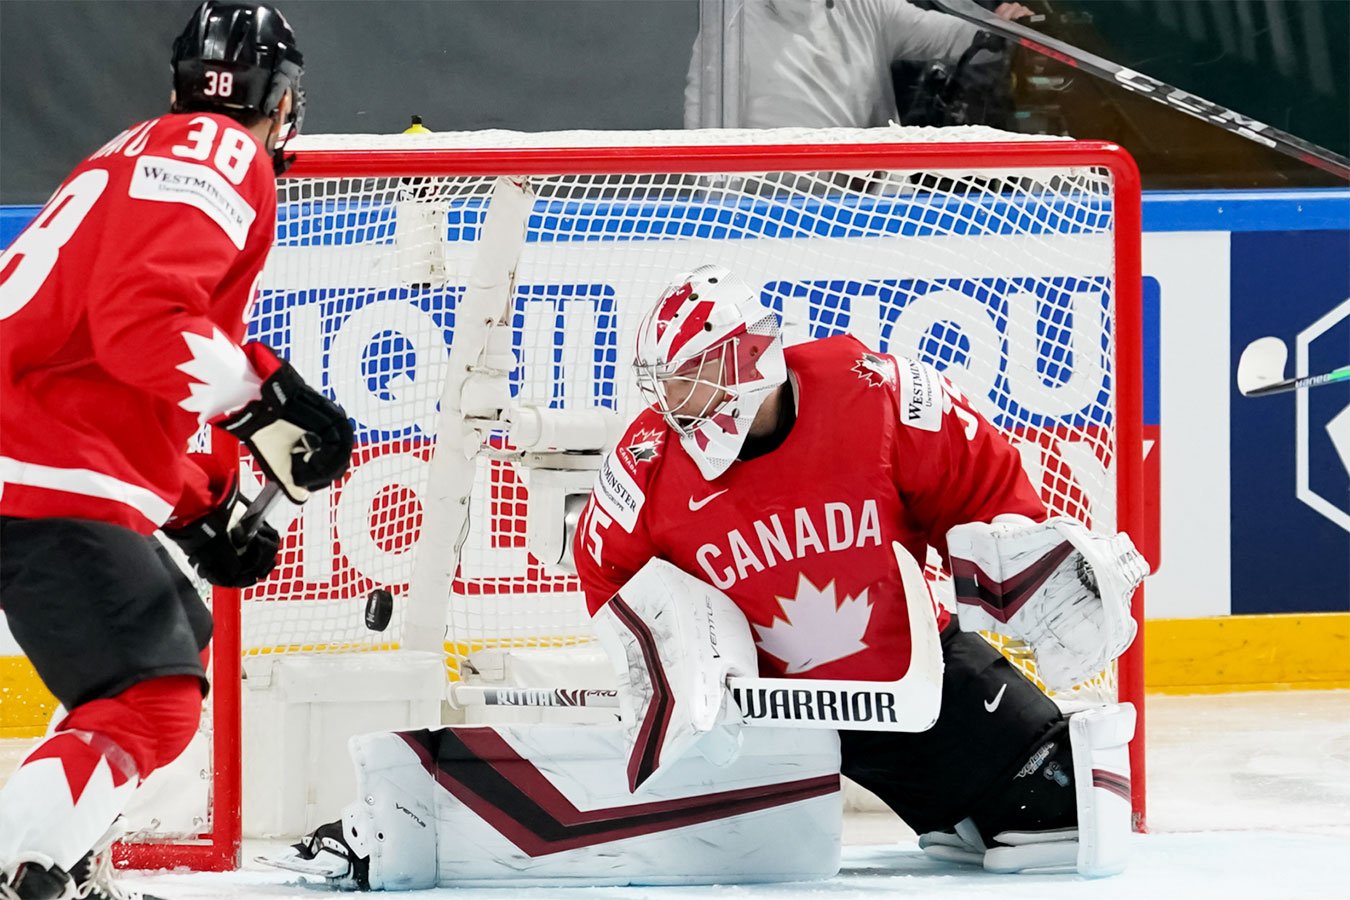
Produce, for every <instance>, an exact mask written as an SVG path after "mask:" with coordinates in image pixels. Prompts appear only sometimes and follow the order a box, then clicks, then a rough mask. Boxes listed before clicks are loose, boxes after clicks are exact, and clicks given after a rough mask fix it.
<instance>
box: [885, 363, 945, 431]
mask: <svg viewBox="0 0 1350 900" xmlns="http://www.w3.org/2000/svg"><path fill="white" fill-rule="evenodd" d="M896 363H897V364H898V368H899V370H900V385H899V390H898V392H897V399H898V400H899V403H900V421H901V422H903V423H905V424H906V425H908V426H909V427H911V428H918V429H919V430H921V431H934V432H936V431H941V430H942V379H941V378H940V377H939V376H938V374H937V373H936V372H934V371H933V370H932V369H931V368H929V367H928V366H925V365H924V364H923V363H921V362H918V361H917V360H913V359H906V358H904V357H899V358H898V359H897V360H896Z"/></svg>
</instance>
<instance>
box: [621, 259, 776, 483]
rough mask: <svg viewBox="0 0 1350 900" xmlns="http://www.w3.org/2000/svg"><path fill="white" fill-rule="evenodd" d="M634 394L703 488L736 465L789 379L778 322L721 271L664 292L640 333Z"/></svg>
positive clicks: (704, 270) (684, 279)
mask: <svg viewBox="0 0 1350 900" xmlns="http://www.w3.org/2000/svg"><path fill="white" fill-rule="evenodd" d="M633 366H634V368H635V369H636V370H637V381H638V387H639V388H641V389H642V393H643V395H644V396H645V398H646V399H647V402H649V403H650V404H651V405H652V406H653V407H655V408H656V409H657V410H658V411H659V412H660V413H661V415H662V417H664V418H665V420H666V423H667V424H669V425H670V427H671V428H672V429H674V431H675V432H676V434H678V435H679V436H680V443H681V445H683V447H684V449H685V452H687V453H688V454H689V455H690V457H692V458H693V460H694V462H695V463H697V465H698V468H699V472H700V473H701V474H702V475H703V477H704V478H706V479H708V480H709V481H711V480H713V479H714V478H717V477H718V476H719V475H721V474H722V473H723V472H725V471H726V470H727V469H728V468H729V467H730V466H731V464H732V463H733V462H734V461H735V460H736V456H737V454H739V453H740V450H741V446H742V445H743V444H744V443H745V438H746V436H747V435H748V434H749V432H750V423H751V422H752V421H754V418H755V413H756V412H758V411H759V408H760V406H761V405H762V404H763V403H764V401H765V399H767V398H768V396H769V395H770V394H771V393H773V391H775V390H776V389H777V388H778V386H779V385H781V384H782V383H783V382H784V380H785V379H786V378H787V366H786V365H785V364H784V362H783V342H782V339H781V336H780V329H779V324H778V315H777V314H776V313H775V312H773V311H772V310H770V309H768V308H766V307H764V306H762V305H761V304H760V302H759V298H758V296H757V295H756V293H755V292H754V291H752V290H751V289H750V287H749V285H747V284H746V283H745V282H743V281H741V280H740V279H739V278H736V277H735V276H733V275H732V274H731V273H730V272H729V271H727V270H726V269H725V268H723V267H721V266H702V267H700V268H698V269H695V270H694V271H692V272H689V273H688V274H686V275H682V276H681V277H680V278H678V279H676V281H675V282H674V283H673V284H672V285H671V286H670V287H668V288H666V290H665V291H663V292H662V294H661V298H660V299H659V300H657V301H656V305H655V306H654V307H652V309H651V311H650V312H648V313H647V315H646V317H645V318H643V320H642V324H641V325H640V326H639V328H638V339H637V359H636V360H635V361H634V363H633Z"/></svg>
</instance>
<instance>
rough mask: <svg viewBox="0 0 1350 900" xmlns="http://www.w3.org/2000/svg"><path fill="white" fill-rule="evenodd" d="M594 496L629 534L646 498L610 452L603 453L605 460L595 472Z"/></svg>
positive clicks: (635, 523)
mask: <svg viewBox="0 0 1350 900" xmlns="http://www.w3.org/2000/svg"><path fill="white" fill-rule="evenodd" d="M595 498H596V500H598V501H600V506H601V508H602V509H604V510H605V512H607V513H609V514H610V515H611V516H613V517H614V521H616V522H618V523H619V525H620V527H622V528H623V530H624V531H627V532H628V533H630V534H631V533H632V531H633V528H634V527H636V526H637V519H638V513H639V512H641V511H642V504H643V503H644V502H645V501H646V499H647V497H646V495H645V494H643V493H642V488H640V487H638V483H637V481H636V480H634V478H633V476H632V475H629V474H628V472H627V471H626V470H625V469H624V466H623V463H621V462H619V461H618V459H616V458H615V455H614V453H612V452H611V453H608V454H606V455H605V461H604V462H603V463H601V464H600V471H599V472H597V473H596V476H595Z"/></svg>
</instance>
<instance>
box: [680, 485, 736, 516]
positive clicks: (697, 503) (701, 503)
mask: <svg viewBox="0 0 1350 900" xmlns="http://www.w3.org/2000/svg"><path fill="white" fill-rule="evenodd" d="M728 490H730V489H729V488H722V490H720V491H718V492H717V493H715V494H709V495H708V496H706V497H704V498H703V499H702V500H695V499H694V498H693V497H690V498H689V511H690V512H698V511H699V510H700V509H702V508H703V507H705V506H707V505H708V504H709V503H711V502H713V501H714V500H716V499H717V498H718V497H720V496H722V495H723V494H725V493H726V492H727V491H728Z"/></svg>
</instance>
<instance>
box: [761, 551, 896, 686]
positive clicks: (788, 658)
mask: <svg viewBox="0 0 1350 900" xmlns="http://www.w3.org/2000/svg"><path fill="white" fill-rule="evenodd" d="M778 608H779V609H780V610H781V611H782V614H783V616H782V618H781V619H779V618H775V619H774V620H773V622H772V623H771V624H770V625H769V627H768V628H765V627H764V626H763V625H755V626H754V629H755V643H756V644H758V645H759V649H761V650H763V651H764V652H765V653H767V654H769V655H770V656H772V657H774V658H775V659H781V660H782V661H783V662H784V664H785V665H786V668H785V669H784V670H783V671H784V673H785V674H788V675H797V674H799V673H801V672H809V671H810V670H811V669H814V668H816V667H817V666H823V665H825V664H826V663H831V662H834V661H835V660H838V659H843V658H844V657H846V656H852V655H853V654H855V653H857V652H858V651H860V650H866V649H867V643H866V642H865V641H863V635H864V634H866V633H867V625H868V623H869V622H871V621H872V604H871V603H870V602H868V600H867V590H866V589H865V588H864V589H863V592H862V593H861V594H859V595H858V596H856V597H845V598H844V600H843V602H842V603H839V602H836V600H835V591H834V582H833V581H831V582H830V583H829V584H827V585H825V587H824V588H817V587H816V586H815V585H814V584H812V583H811V582H810V581H808V580H807V578H806V576H805V575H800V576H798V580H797V596H795V597H792V598H790V599H789V598H786V597H779V598H778Z"/></svg>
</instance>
